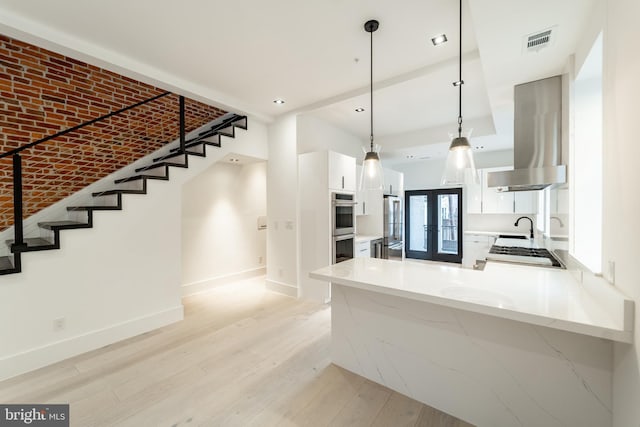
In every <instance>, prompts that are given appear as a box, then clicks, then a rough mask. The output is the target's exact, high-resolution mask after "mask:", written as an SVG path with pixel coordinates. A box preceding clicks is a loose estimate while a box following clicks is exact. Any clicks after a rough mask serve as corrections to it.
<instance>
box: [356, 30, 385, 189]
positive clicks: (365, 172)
mask: <svg viewBox="0 0 640 427" xmlns="http://www.w3.org/2000/svg"><path fill="white" fill-rule="evenodd" d="M379 25H380V23H379V22H378V21H376V20H371V21H367V22H366V23H365V24H364V30H365V31H366V32H368V33H369V34H371V67H370V77H371V85H370V101H371V103H370V106H369V108H370V115H371V133H370V135H369V144H370V145H369V151H366V150H364V151H365V152H366V154H365V156H364V162H363V163H362V174H361V175H360V189H361V190H382V189H383V188H384V184H383V173H382V163H381V162H380V155H379V154H378V153H379V152H380V147H379V146H377V145H376V146H375V147H374V145H373V32H374V31H376V30H377V29H378V26H379Z"/></svg>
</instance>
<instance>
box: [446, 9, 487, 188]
mask: <svg viewBox="0 0 640 427" xmlns="http://www.w3.org/2000/svg"><path fill="white" fill-rule="evenodd" d="M458 42H459V52H458V53H459V62H458V81H457V82H454V83H453V85H454V86H457V87H458V136H457V137H454V138H453V140H452V141H451V145H450V146H449V153H448V155H447V163H446V165H445V168H444V173H443V174H442V181H441V183H442V185H452V184H464V183H465V175H466V176H467V180H466V181H468V180H469V179H472V180H473V181H474V182H478V176H477V173H476V167H475V164H474V162H473V151H472V149H471V145H470V144H469V139H468V138H467V137H465V136H462V85H463V84H464V81H463V80H462V0H460V38H459V41H458Z"/></svg>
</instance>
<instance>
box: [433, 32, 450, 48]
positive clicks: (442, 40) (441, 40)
mask: <svg viewBox="0 0 640 427" xmlns="http://www.w3.org/2000/svg"><path fill="white" fill-rule="evenodd" d="M446 42H447V36H446V34H438V35H437V36H435V37H432V38H431V43H433V45H434V46H438V45H440V44H442V43H446Z"/></svg>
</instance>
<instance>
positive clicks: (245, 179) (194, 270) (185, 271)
mask: <svg viewBox="0 0 640 427" xmlns="http://www.w3.org/2000/svg"><path fill="white" fill-rule="evenodd" d="M245 161H247V160H245V159H243V162H245ZM248 161H249V162H251V160H248ZM266 214H267V164H266V162H264V161H259V162H251V163H244V164H234V163H224V162H218V163H215V164H214V165H212V166H211V167H209V168H208V169H206V170H205V171H203V172H202V173H201V174H200V175H198V176H196V177H194V178H192V179H191V180H189V181H188V182H186V183H185V184H184V188H183V192H182V286H183V294H187V293H193V292H197V291H201V290H203V289H206V288H207V287H209V286H212V285H216V284H218V283H220V282H225V281H228V280H229V279H231V277H230V276H232V277H234V278H236V277H237V276H239V275H240V276H246V275H248V274H260V273H263V272H264V267H265V265H266V264H265V263H266V252H267V246H266V245H267V232H266V230H258V226H257V219H258V217H259V216H266Z"/></svg>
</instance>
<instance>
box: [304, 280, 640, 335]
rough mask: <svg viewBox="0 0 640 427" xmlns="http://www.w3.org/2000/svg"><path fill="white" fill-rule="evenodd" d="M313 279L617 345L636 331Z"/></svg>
mask: <svg viewBox="0 0 640 427" xmlns="http://www.w3.org/2000/svg"><path fill="white" fill-rule="evenodd" d="M309 277H311V278H313V279H319V280H328V281H330V282H332V283H336V284H338V285H342V286H349V287H352V288H356V289H362V290H366V291H371V292H378V293H382V294H387V295H392V296H396V297H400V298H407V299H411V300H416V301H422V302H427V303H431V304H436V305H440V306H445V307H451V308H456V309H459V310H464V311H470V312H474V313H479V314H484V315H489V316H494V317H500V318H503V319H508V320H514V321H518V322H524V323H529V324H532V325H537V326H545V327H549V328H552V329H558V330H563V331H568V332H574V333H578V334H582V335H588V336H592V337H596V338H604V339H608V340H612V341H616V342H624V343H632V342H633V331H630V330H624V329H614V328H610V327H606V326H599V325H595V324H588V323H581V322H575V321H571V320H565V319H558V318H554V317H547V316H541V315H538V314H533V313H528V312H524V311H516V310H510V309H504V308H498V307H491V306H487V305H483V304H477V303H474V302H470V301H461V300H457V299H452V298H447V297H444V296H436V295H430V294H423V293H417V292H411V291H406V290H401V289H396V288H390V287H386V286H380V285H374V284H371V283H364V282H359V281H354V280H349V279H346V278H340V277H335V276H331V275H328V274H322V273H318V272H317V270H316V271H315V272H311V273H309Z"/></svg>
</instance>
